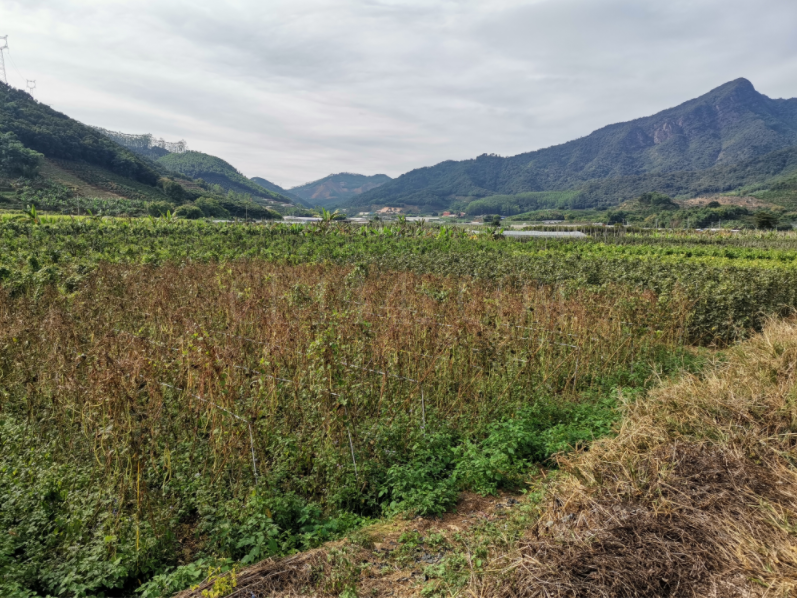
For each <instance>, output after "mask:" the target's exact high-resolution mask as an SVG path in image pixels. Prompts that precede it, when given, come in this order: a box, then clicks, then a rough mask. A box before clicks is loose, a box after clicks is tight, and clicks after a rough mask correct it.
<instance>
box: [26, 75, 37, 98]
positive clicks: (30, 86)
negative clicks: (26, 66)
mask: <svg viewBox="0 0 797 598" xmlns="http://www.w3.org/2000/svg"><path fill="white" fill-rule="evenodd" d="M25 86H26V87H27V88H28V93H29V94H30V95H33V90H34V89H36V80H35V79H25Z"/></svg>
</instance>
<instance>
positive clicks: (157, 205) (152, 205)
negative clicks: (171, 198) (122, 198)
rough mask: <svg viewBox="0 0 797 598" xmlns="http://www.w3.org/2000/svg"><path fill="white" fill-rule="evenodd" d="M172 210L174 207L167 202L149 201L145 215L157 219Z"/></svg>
mask: <svg viewBox="0 0 797 598" xmlns="http://www.w3.org/2000/svg"><path fill="white" fill-rule="evenodd" d="M172 210H174V206H173V205H172V204H170V203H169V202H168V201H151V202H149V203H148V204H147V214H149V215H150V216H154V217H155V218H158V217H160V216H165V215H166V213H167V212H171V211H172Z"/></svg>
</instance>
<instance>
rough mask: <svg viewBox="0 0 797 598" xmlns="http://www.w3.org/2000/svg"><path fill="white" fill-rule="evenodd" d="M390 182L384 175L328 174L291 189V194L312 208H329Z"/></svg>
mask: <svg viewBox="0 0 797 598" xmlns="http://www.w3.org/2000/svg"><path fill="white" fill-rule="evenodd" d="M391 180H392V179H391V178H390V177H389V176H387V175H386V174H375V175H373V176H366V175H363V174H353V173H350V172H341V173H338V174H330V175H329V176H326V177H324V178H323V179H319V180H317V181H313V182H312V183H306V184H304V185H300V186H298V187H293V188H292V189H291V193H293V194H294V195H298V196H299V197H301V198H302V199H304V200H306V201H307V202H309V203H311V204H312V205H314V206H323V207H330V206H333V205H339V204H340V203H342V202H344V201H345V200H347V199H350V198H352V197H355V196H357V195H360V194H361V193H365V192H366V191H370V190H371V189H375V188H377V187H379V186H381V185H384V184H385V183H387V182H389V181H391Z"/></svg>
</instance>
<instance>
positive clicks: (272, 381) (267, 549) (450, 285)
mask: <svg viewBox="0 0 797 598" xmlns="http://www.w3.org/2000/svg"><path fill="white" fill-rule="evenodd" d="M0 243H2V253H1V254H0V285H2V286H0V348H2V349H1V350H0V503H2V504H3V505H4V507H3V509H2V510H0V526H1V527H2V528H3V529H5V530H8V533H7V534H3V535H2V536H1V538H2V539H0V573H1V574H2V581H0V590H2V592H3V593H4V595H9V596H15V597H17V596H19V597H23V596H24V597H25V598H35V597H37V596H47V595H58V594H63V595H70V596H72V595H74V596H101V595H113V596H132V595H141V596H143V597H144V598H154V597H156V596H169V595H171V594H173V593H175V592H177V591H179V590H182V589H184V588H186V587H188V586H190V585H192V584H196V583H199V582H201V581H202V580H203V579H205V578H206V577H207V576H208V575H209V573H208V571H210V570H225V571H228V570H234V568H235V567H240V566H245V565H248V564H252V563H255V562H258V561H260V560H262V559H265V558H268V557H271V556H275V555H285V554H290V553H291V552H293V551H297V550H305V549H308V548H313V547H315V546H318V545H319V544H320V543H322V542H324V541H326V540H329V539H334V538H339V537H341V536H342V535H345V534H347V533H351V532H352V530H356V529H357V528H359V527H360V526H363V525H365V524H367V523H368V522H369V521H371V520H372V519H373V518H377V517H383V516H390V515H393V514H404V515H410V516H424V517H433V516H437V515H440V514H442V513H444V512H447V511H449V510H451V509H452V508H453V507H454V506H455V504H456V501H457V497H458V495H459V493H460V492H462V491H469V492H477V493H481V494H494V493H497V492H502V491H518V490H522V489H523V488H525V487H526V484H527V482H528V480H529V479H530V477H533V476H534V475H535V472H538V471H540V470H547V469H549V468H555V467H556V463H557V461H556V459H557V455H561V454H562V453H566V452H569V451H572V450H574V449H579V448H584V447H588V446H589V445H590V443H591V442H592V441H593V440H595V439H598V438H602V437H606V436H610V435H611V434H612V433H613V430H615V426H616V424H617V423H618V421H619V418H620V408H621V407H622V406H623V405H627V404H630V403H633V402H634V401H637V400H644V399H643V398H642V397H644V394H645V391H646V389H647V388H649V387H650V386H651V385H653V384H655V383H657V381H660V380H662V379H666V378H667V376H669V375H672V374H675V373H676V372H679V371H682V370H694V369H695V368H698V367H700V363H702V362H701V360H702V357H700V355H701V354H702V353H701V351H700V350H698V349H697V348H696V347H695V345H696V344H701V343H702V344H709V345H713V346H721V345H724V344H727V343H729V342H734V341H736V340H738V339H739V338H742V337H743V336H744V335H746V334H748V333H749V331H750V330H752V329H754V328H755V327H756V326H757V325H758V323H759V322H762V321H763V320H764V319H765V318H766V317H768V316H772V315H779V314H783V313H788V312H789V310H791V309H793V308H794V306H795V299H794V293H797V290H795V289H797V285H795V284H794V283H795V280H797V270H795V268H794V265H793V264H794V259H795V257H797V251H795V249H794V247H795V245H794V240H793V237H791V236H789V235H783V234H775V233H772V234H770V235H749V236H744V237H738V238H727V237H720V236H717V237H699V236H696V235H692V236H687V235H683V236H679V237H678V236H674V235H673V236H666V237H665V236H662V237H653V236H647V237H646V236H643V235H627V236H625V237H617V238H614V239H609V238H603V237H598V236H596V237H594V238H589V239H587V240H585V241H578V242H573V241H552V240H541V241H535V242H532V243H516V242H512V241H507V240H504V239H501V238H497V237H494V236H493V235H491V234H484V235H474V234H472V233H470V232H469V231H464V230H461V229H459V230H458V229H448V228H430V227H425V226H421V225H410V224H404V223H399V224H396V225H391V226H384V227H365V228H357V227H349V226H347V225H324V224H321V225H318V226H311V227H302V226H296V225H285V224H281V223H279V224H268V225H262V226H243V225H210V224H203V223H186V222H170V221H162V220H157V219H155V220H102V219H96V218H87V219H69V218H50V219H45V220H43V221H39V222H37V223H34V222H25V221H19V220H16V221H12V220H6V221H4V222H0ZM687 254H688V255H687ZM709 291H711V294H707V293H708V292H709ZM136 592H137V594H136Z"/></svg>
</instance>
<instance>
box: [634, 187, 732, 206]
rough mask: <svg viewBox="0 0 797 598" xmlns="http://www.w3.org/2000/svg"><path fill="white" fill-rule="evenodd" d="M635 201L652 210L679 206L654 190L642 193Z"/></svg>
mask: <svg viewBox="0 0 797 598" xmlns="http://www.w3.org/2000/svg"><path fill="white" fill-rule="evenodd" d="M637 202H638V203H639V205H640V206H642V207H645V208H650V209H653V210H677V209H679V208H680V206H679V205H678V204H677V203H675V202H674V201H673V200H672V198H671V197H669V196H667V195H664V194H663V193H657V192H655V191H649V192H648V193H643V194H642V195H640V196H639V197H638V198H637ZM713 207H717V206H713Z"/></svg>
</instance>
